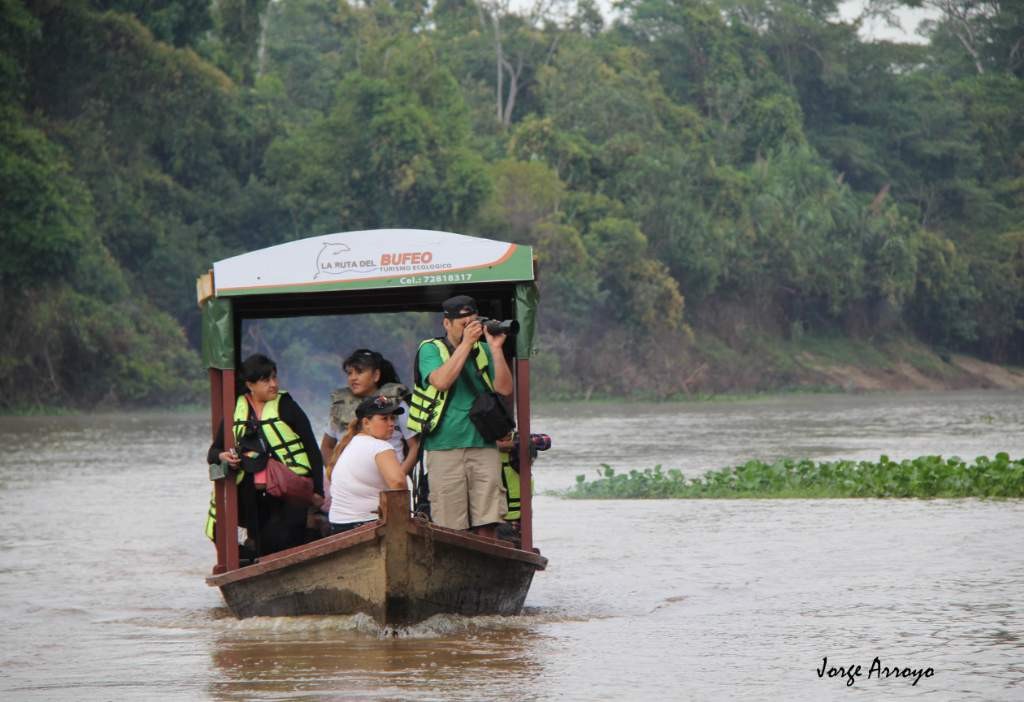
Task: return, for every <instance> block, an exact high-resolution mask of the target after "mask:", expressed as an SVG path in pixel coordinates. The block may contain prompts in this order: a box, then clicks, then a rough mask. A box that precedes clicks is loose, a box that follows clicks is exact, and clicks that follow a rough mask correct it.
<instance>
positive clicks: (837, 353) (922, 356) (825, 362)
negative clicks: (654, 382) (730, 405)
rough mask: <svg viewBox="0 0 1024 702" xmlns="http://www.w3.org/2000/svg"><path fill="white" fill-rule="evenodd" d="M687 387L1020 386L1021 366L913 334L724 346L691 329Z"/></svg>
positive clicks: (762, 339) (765, 339)
mask: <svg viewBox="0 0 1024 702" xmlns="http://www.w3.org/2000/svg"><path fill="white" fill-rule="evenodd" d="M697 339H698V340H697V341H695V344H694V349H693V352H692V355H693V360H692V361H691V364H690V365H691V366H693V368H692V370H690V371H689V372H688V375H689V382H688V383H687V389H688V390H689V392H690V393H693V394H701V393H704V394H717V393H723V392H724V393H741V394H742V393H751V392H787V391H798V392H801V391H802V392H823V391H825V392H876V391H904V390H965V389H977V390H993V389H998V390H1024V368H1020V367H1016V366H1008V365H999V364H996V363H991V362H988V361H984V360H981V359H979V358H975V357H972V356H968V355H966V354H961V353H949V352H946V351H944V350H940V349H934V348H931V347H929V346H927V345H925V344H923V343H921V342H919V341H917V340H915V339H913V338H909V337H905V336H898V337H890V338H887V339H884V340H880V341H879V340H872V341H865V340H857V339H851V338H849V337H842V336H811V335H797V336H796V338H791V339H781V338H778V337H771V336H767V335H754V336H752V337H751V338H749V339H746V340H744V341H742V342H740V341H738V340H736V339H733V340H731V341H732V345H728V346H727V345H726V344H725V343H724V342H723V341H722V340H720V339H719V338H717V337H715V336H713V335H698V337H697Z"/></svg>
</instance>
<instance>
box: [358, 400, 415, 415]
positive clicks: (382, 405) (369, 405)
mask: <svg viewBox="0 0 1024 702" xmlns="http://www.w3.org/2000/svg"><path fill="white" fill-rule="evenodd" d="M375 414H405V410H404V409H403V408H402V406H401V405H399V404H398V400H391V399H389V398H387V397H385V396H384V395H377V396H376V397H368V398H366V399H365V400H363V401H362V402H360V403H359V406H358V407H356V417H358V418H359V419H365V418H366V417H370V416H372V415H375Z"/></svg>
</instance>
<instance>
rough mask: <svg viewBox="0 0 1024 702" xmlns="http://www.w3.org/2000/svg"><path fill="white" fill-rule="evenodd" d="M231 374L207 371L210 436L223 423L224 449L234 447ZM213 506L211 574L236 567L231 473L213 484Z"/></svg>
mask: <svg viewBox="0 0 1024 702" xmlns="http://www.w3.org/2000/svg"><path fill="white" fill-rule="evenodd" d="M234 389H235V372H234V371H233V370H218V369H215V368H211V369H210V422H211V428H210V434H211V435H213V434H215V433H216V431H217V425H219V424H220V423H221V421H222V420H223V422H224V448H225V449H229V448H231V447H233V446H234V445H235V435H234V432H233V431H232V429H233V426H232V425H233V417H234V413H235V404H234V403H235V390H234ZM214 438H216V437H214ZM214 504H215V506H216V509H217V524H216V532H215V533H216V542H217V565H216V566H214V568H213V572H214V574H218V573H223V572H225V571H229V570H234V569H235V568H237V567H238V490H237V489H236V488H235V478H234V474H233V472H232V471H229V474H228V477H226V478H221V479H219V480H217V481H216V482H215V483H214Z"/></svg>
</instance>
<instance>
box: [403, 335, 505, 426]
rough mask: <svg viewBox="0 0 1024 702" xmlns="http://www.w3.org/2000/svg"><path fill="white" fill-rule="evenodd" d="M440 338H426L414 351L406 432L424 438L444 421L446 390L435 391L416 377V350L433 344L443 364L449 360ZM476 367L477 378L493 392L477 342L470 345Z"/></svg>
mask: <svg viewBox="0 0 1024 702" xmlns="http://www.w3.org/2000/svg"><path fill="white" fill-rule="evenodd" d="M446 341H447V340H446V339H445V337H443V336H439V337H437V338H435V339H426V340H424V341H423V342H421V343H420V345H419V348H418V349H416V361H415V371H416V373H415V375H416V387H415V388H414V389H413V391H412V399H411V400H410V402H409V424H408V426H409V430H410V431H414V432H416V433H417V434H422V435H424V436H426V435H427V434H431V433H433V432H434V430H436V429H437V427H438V426H440V424H441V419H443V418H444V411H445V410H446V409H448V391H447V390H439V389H438V388H436V387H434V386H433V385H431V384H430V379H429V378H421V377H420V349H422V348H423V347H424V346H425V345H426V344H434V346H436V347H437V351H438V353H439V354H440V355H441V363H447V362H448V359H449V358H451V352H450V351H449V350H448V344H447V343H446ZM473 349H474V356H475V357H476V367H477V368H478V369H479V371H480V377H481V378H483V379H484V384H485V385H486V386H487V389H488V390H490V391H492V392H493V391H494V384H493V383H492V381H491V373H490V367H489V366H488V363H487V352H486V351H485V350H484V347H483V344H481V343H480V342H479V341H478V342H476V343H475V344H473Z"/></svg>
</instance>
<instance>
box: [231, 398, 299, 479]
mask: <svg viewBox="0 0 1024 702" xmlns="http://www.w3.org/2000/svg"><path fill="white" fill-rule="evenodd" d="M284 394H285V392H284V391H283V390H282V391H281V392H279V393H278V395H277V397H275V398H274V399H273V400H271V401H270V402H267V403H266V404H265V405H263V416H262V417H261V418H260V419H256V417H255V416H252V417H250V414H252V406H251V405H250V404H249V400H248V398H247V397H246V396H245V395H241V396H239V398H238V402H236V403H235V441H241V439H242V437H243V436H245V432H246V431H247V430H248V428H249V424H250V423H256V424H257V425H258V426H259V430H260V435H261V436H262V437H263V440H264V442H265V444H266V446H267V450H268V451H269V452H270V454H271V455H273V456H274V457H275V458H277V460H279V461H281V463H284V464H285V465H286V466H288V468H290V469H291V471H292V472H293V473H295V475H303V476H305V475H309V473H310V464H309V455H308V454H307V453H306V447H305V446H304V445H303V443H302V439H300V438H299V435H298V434H296V433H295V431H294V430H293V429H292V428H291V427H290V426H288V425H287V424H285V423H284V422H283V421H282V420H281V416H280V403H281V397H282V396H283V395H284Z"/></svg>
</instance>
